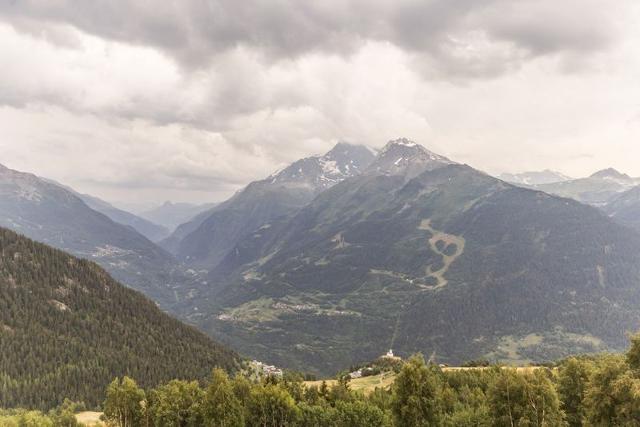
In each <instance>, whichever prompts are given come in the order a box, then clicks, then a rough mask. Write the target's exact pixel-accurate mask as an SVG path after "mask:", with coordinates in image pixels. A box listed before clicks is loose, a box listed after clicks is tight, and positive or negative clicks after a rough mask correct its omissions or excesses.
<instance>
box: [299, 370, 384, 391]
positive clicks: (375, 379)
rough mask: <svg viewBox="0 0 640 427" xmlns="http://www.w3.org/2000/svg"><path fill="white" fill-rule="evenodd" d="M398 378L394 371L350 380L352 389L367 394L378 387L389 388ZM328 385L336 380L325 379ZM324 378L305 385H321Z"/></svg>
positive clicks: (307, 382)
mask: <svg viewBox="0 0 640 427" xmlns="http://www.w3.org/2000/svg"><path fill="white" fill-rule="evenodd" d="M395 378H396V374H394V373H393V372H385V373H382V374H380V375H372V376H370V377H364V378H356V379H353V380H351V381H349V386H350V388H351V390H355V391H362V392H364V393H365V394H368V393H371V392H372V391H373V390H375V389H376V387H377V388H384V389H388V388H389V387H391V384H393V380H394V379H395ZM325 381H326V383H327V385H328V386H331V385H333V384H335V383H336V380H325ZM321 384H322V380H320V381H306V382H305V385H306V386H308V387H311V386H317V387H320V385H321Z"/></svg>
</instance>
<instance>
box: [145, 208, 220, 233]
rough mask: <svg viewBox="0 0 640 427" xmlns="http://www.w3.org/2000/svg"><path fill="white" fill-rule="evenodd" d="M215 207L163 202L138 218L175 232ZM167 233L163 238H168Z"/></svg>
mask: <svg viewBox="0 0 640 427" xmlns="http://www.w3.org/2000/svg"><path fill="white" fill-rule="evenodd" d="M214 206H215V203H205V204H202V205H194V204H191V203H172V202H169V201H167V202H165V203H163V204H162V205H160V206H158V207H157V208H154V209H151V210H148V211H145V212H142V213H141V214H140V216H142V217H143V218H146V219H147V220H149V221H152V222H154V223H156V224H161V225H162V226H164V227H166V228H167V229H169V230H175V229H176V228H177V227H178V226H179V225H181V224H184V223H185V222H188V221H190V220H191V219H193V218H194V217H195V216H197V215H199V214H200V213H202V212H205V211H209V210H211V209H212V208H213V207H214ZM168 235H169V233H167V234H166V235H165V236H163V238H164V237H168Z"/></svg>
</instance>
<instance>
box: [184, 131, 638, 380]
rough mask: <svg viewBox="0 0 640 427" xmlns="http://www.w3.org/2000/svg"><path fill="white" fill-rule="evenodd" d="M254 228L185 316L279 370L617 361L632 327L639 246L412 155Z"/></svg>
mask: <svg viewBox="0 0 640 427" xmlns="http://www.w3.org/2000/svg"><path fill="white" fill-rule="evenodd" d="M273 179H274V177H270V180H271V181H272V180H273ZM249 188H251V186H249V187H248V189H249ZM245 191H247V190H245ZM236 197H238V196H236ZM268 199H270V198H269V197H267V198H265V199H264V200H268ZM232 200H233V199H232ZM234 203H236V202H234ZM240 212H242V211H240ZM261 221H262V222H260V221H257V222H256V223H254V224H253V225H254V226H252V227H251V228H250V227H248V228H247V229H251V232H249V233H245V234H244V235H243V236H239V238H238V239H237V243H235V244H234V245H233V247H231V248H230V249H228V250H226V251H225V252H224V254H223V252H222V251H221V252H220V253H219V254H218V255H217V256H216V260H215V263H212V264H210V265H211V268H210V272H209V280H208V281H209V283H210V286H209V287H208V288H207V289H206V290H204V291H203V294H201V295H200V296H199V301H200V302H199V304H198V311H197V312H191V313H190V314H186V315H188V316H189V317H190V318H191V320H193V321H194V322H198V324H199V325H200V326H201V327H202V328H204V329H205V330H207V331H209V332H211V333H213V334H215V335H216V336H220V338H221V339H222V340H224V341H225V342H226V343H229V344H231V345H233V346H234V347H235V348H237V349H238V350H240V351H241V352H242V353H244V354H247V355H250V356H256V357H257V356H259V357H260V358H261V359H262V360H267V361H270V362H273V363H276V364H278V365H281V366H286V367H294V368H305V369H307V370H309V369H315V370H317V371H318V372H321V373H332V372H334V371H336V370H338V369H341V368H343V367H344V366H348V365H349V364H353V363H355V362H359V361H363V360H370V359H372V358H374V357H376V356H377V355H378V354H379V353H380V351H381V349H388V348H393V349H394V350H396V351H397V352H399V354H401V355H407V354H410V353H412V352H417V351H421V352H423V353H425V354H435V357H436V358H437V360H439V361H442V362H445V363H459V362H462V361H464V360H468V359H471V358H477V357H489V358H493V359H499V360H518V361H527V360H548V359H554V358H558V357H560V356H562V355H565V354H568V353H575V352H581V351H600V350H604V349H616V348H624V346H625V345H626V338H625V334H624V331H627V330H635V329H637V328H638V327H639V326H640V309H638V307H639V305H638V303H640V236H639V235H638V234H636V233H634V232H630V231H629V230H628V229H627V228H625V227H623V226H621V225H618V224H617V223H615V222H614V221H612V220H611V219H610V218H608V217H607V216H606V215H604V214H603V213H601V212H600V211H598V210H597V209H595V208H592V207H589V206H585V205H583V204H580V203H578V202H575V201H572V200H568V199H564V198H560V197H556V196H552V195H549V194H546V193H543V192H539V191H532V190H529V189H524V188H519V187H515V186H513V185H510V184H508V183H505V182H504V181H501V180H498V179H495V178H493V177H490V176H488V175H486V174H484V173H482V172H479V171H477V170H475V169H473V168H471V167H469V166H466V165H460V164H457V163H455V162H452V161H451V160H448V159H446V158H445V157H442V156H439V155H437V154H434V153H431V152H430V151H428V150H426V149H425V148H424V147H421V146H419V145H418V144H415V143H413V142H411V141H407V140H397V141H392V142H390V143H389V144H387V146H386V147H385V148H384V149H383V150H382V151H381V152H380V153H379V155H378V157H377V158H376V159H375V160H374V161H373V162H372V163H371V164H370V165H369V166H368V167H367V168H366V169H365V170H364V171H363V173H361V174H359V175H356V176H353V177H349V178H346V179H344V180H343V181H341V182H340V183H338V184H335V185H333V186H331V187H330V188H329V189H326V190H325V191H322V192H320V193H319V194H318V195H316V196H315V197H314V198H313V199H312V200H311V201H309V202H307V203H305V204H304V205H303V206H301V207H300V206H299V205H298V207H297V208H296V207H295V206H291V209H289V210H287V211H284V212H281V214H280V215H272V216H271V219H266V218H264V217H263V218H261ZM205 223H206V222H205Z"/></svg>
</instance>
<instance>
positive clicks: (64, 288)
mask: <svg viewBox="0 0 640 427" xmlns="http://www.w3.org/2000/svg"><path fill="white" fill-rule="evenodd" d="M0 349H2V351H0V396H1V399H0V400H1V401H0V407H15V406H25V407H30V408H43V409H46V408H50V407H52V406H55V405H58V404H60V402H61V399H62V398H63V397H68V398H70V399H72V400H75V401H84V402H85V403H86V404H87V405H90V406H93V405H96V404H98V403H100V402H102V400H103V399H104V386H105V384H107V383H108V382H109V381H110V380H111V378H113V377H114V376H117V375H132V376H134V377H135V378H137V379H138V380H139V381H140V382H141V383H143V384H146V385H148V386H152V385H156V384H158V383H160V382H163V381H168V380H169V379H172V378H185V379H201V378H204V377H206V376H208V375H209V373H210V372H211V369H212V368H214V367H216V366H220V367H223V368H225V369H227V370H233V369H234V368H235V366H236V365H237V362H238V357H237V355H236V354H235V353H233V352H232V351H230V350H228V349H226V348H225V347H223V346H221V345H219V344H217V343H216V342H214V341H212V340H211V339H209V338H208V337H206V336H205V335H204V334H202V333H200V332H198V331H196V330H195V329H194V328H191V327H189V326H186V325H184V324H182V323H180V322H179V321H177V320H175V319H173V318H171V317H169V316H168V315H166V314H164V313H162V312H161V311H160V309H159V308H158V307H157V306H156V305H155V304H154V303H153V302H151V301H149V300H148V299H146V298H145V297H144V296H142V295H141V294H139V293H138V292H135V291H133V290H130V289H128V288H126V287H124V286H122V285H121V284H119V283H118V282H116V281H115V280H113V279H112V278H111V277H110V276H109V275H108V274H107V273H106V272H105V271H104V270H103V269H102V268H100V267H99V266H97V265H96V264H94V263H92V262H89V261H86V260H81V259H78V258H75V257H72V256H70V255H68V254H66V253H64V252H62V251H59V250H56V249H53V248H51V247H48V246H46V245H43V244H40V243H36V242H34V241H32V240H30V239H27V238H25V237H23V236H20V235H18V234H16V233H14V232H12V231H9V230H7V229H4V228H0Z"/></svg>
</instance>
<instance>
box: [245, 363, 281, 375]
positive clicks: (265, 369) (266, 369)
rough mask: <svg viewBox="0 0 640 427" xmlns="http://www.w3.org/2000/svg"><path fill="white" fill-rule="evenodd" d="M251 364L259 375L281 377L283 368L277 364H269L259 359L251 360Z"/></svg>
mask: <svg viewBox="0 0 640 427" xmlns="http://www.w3.org/2000/svg"><path fill="white" fill-rule="evenodd" d="M251 365H252V366H253V367H254V368H255V369H256V371H257V373H258V375H262V376H265V377H281V376H282V369H280V368H278V367H277V366H273V365H267V364H266V363H262V362H260V361H259V360H253V361H251Z"/></svg>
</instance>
